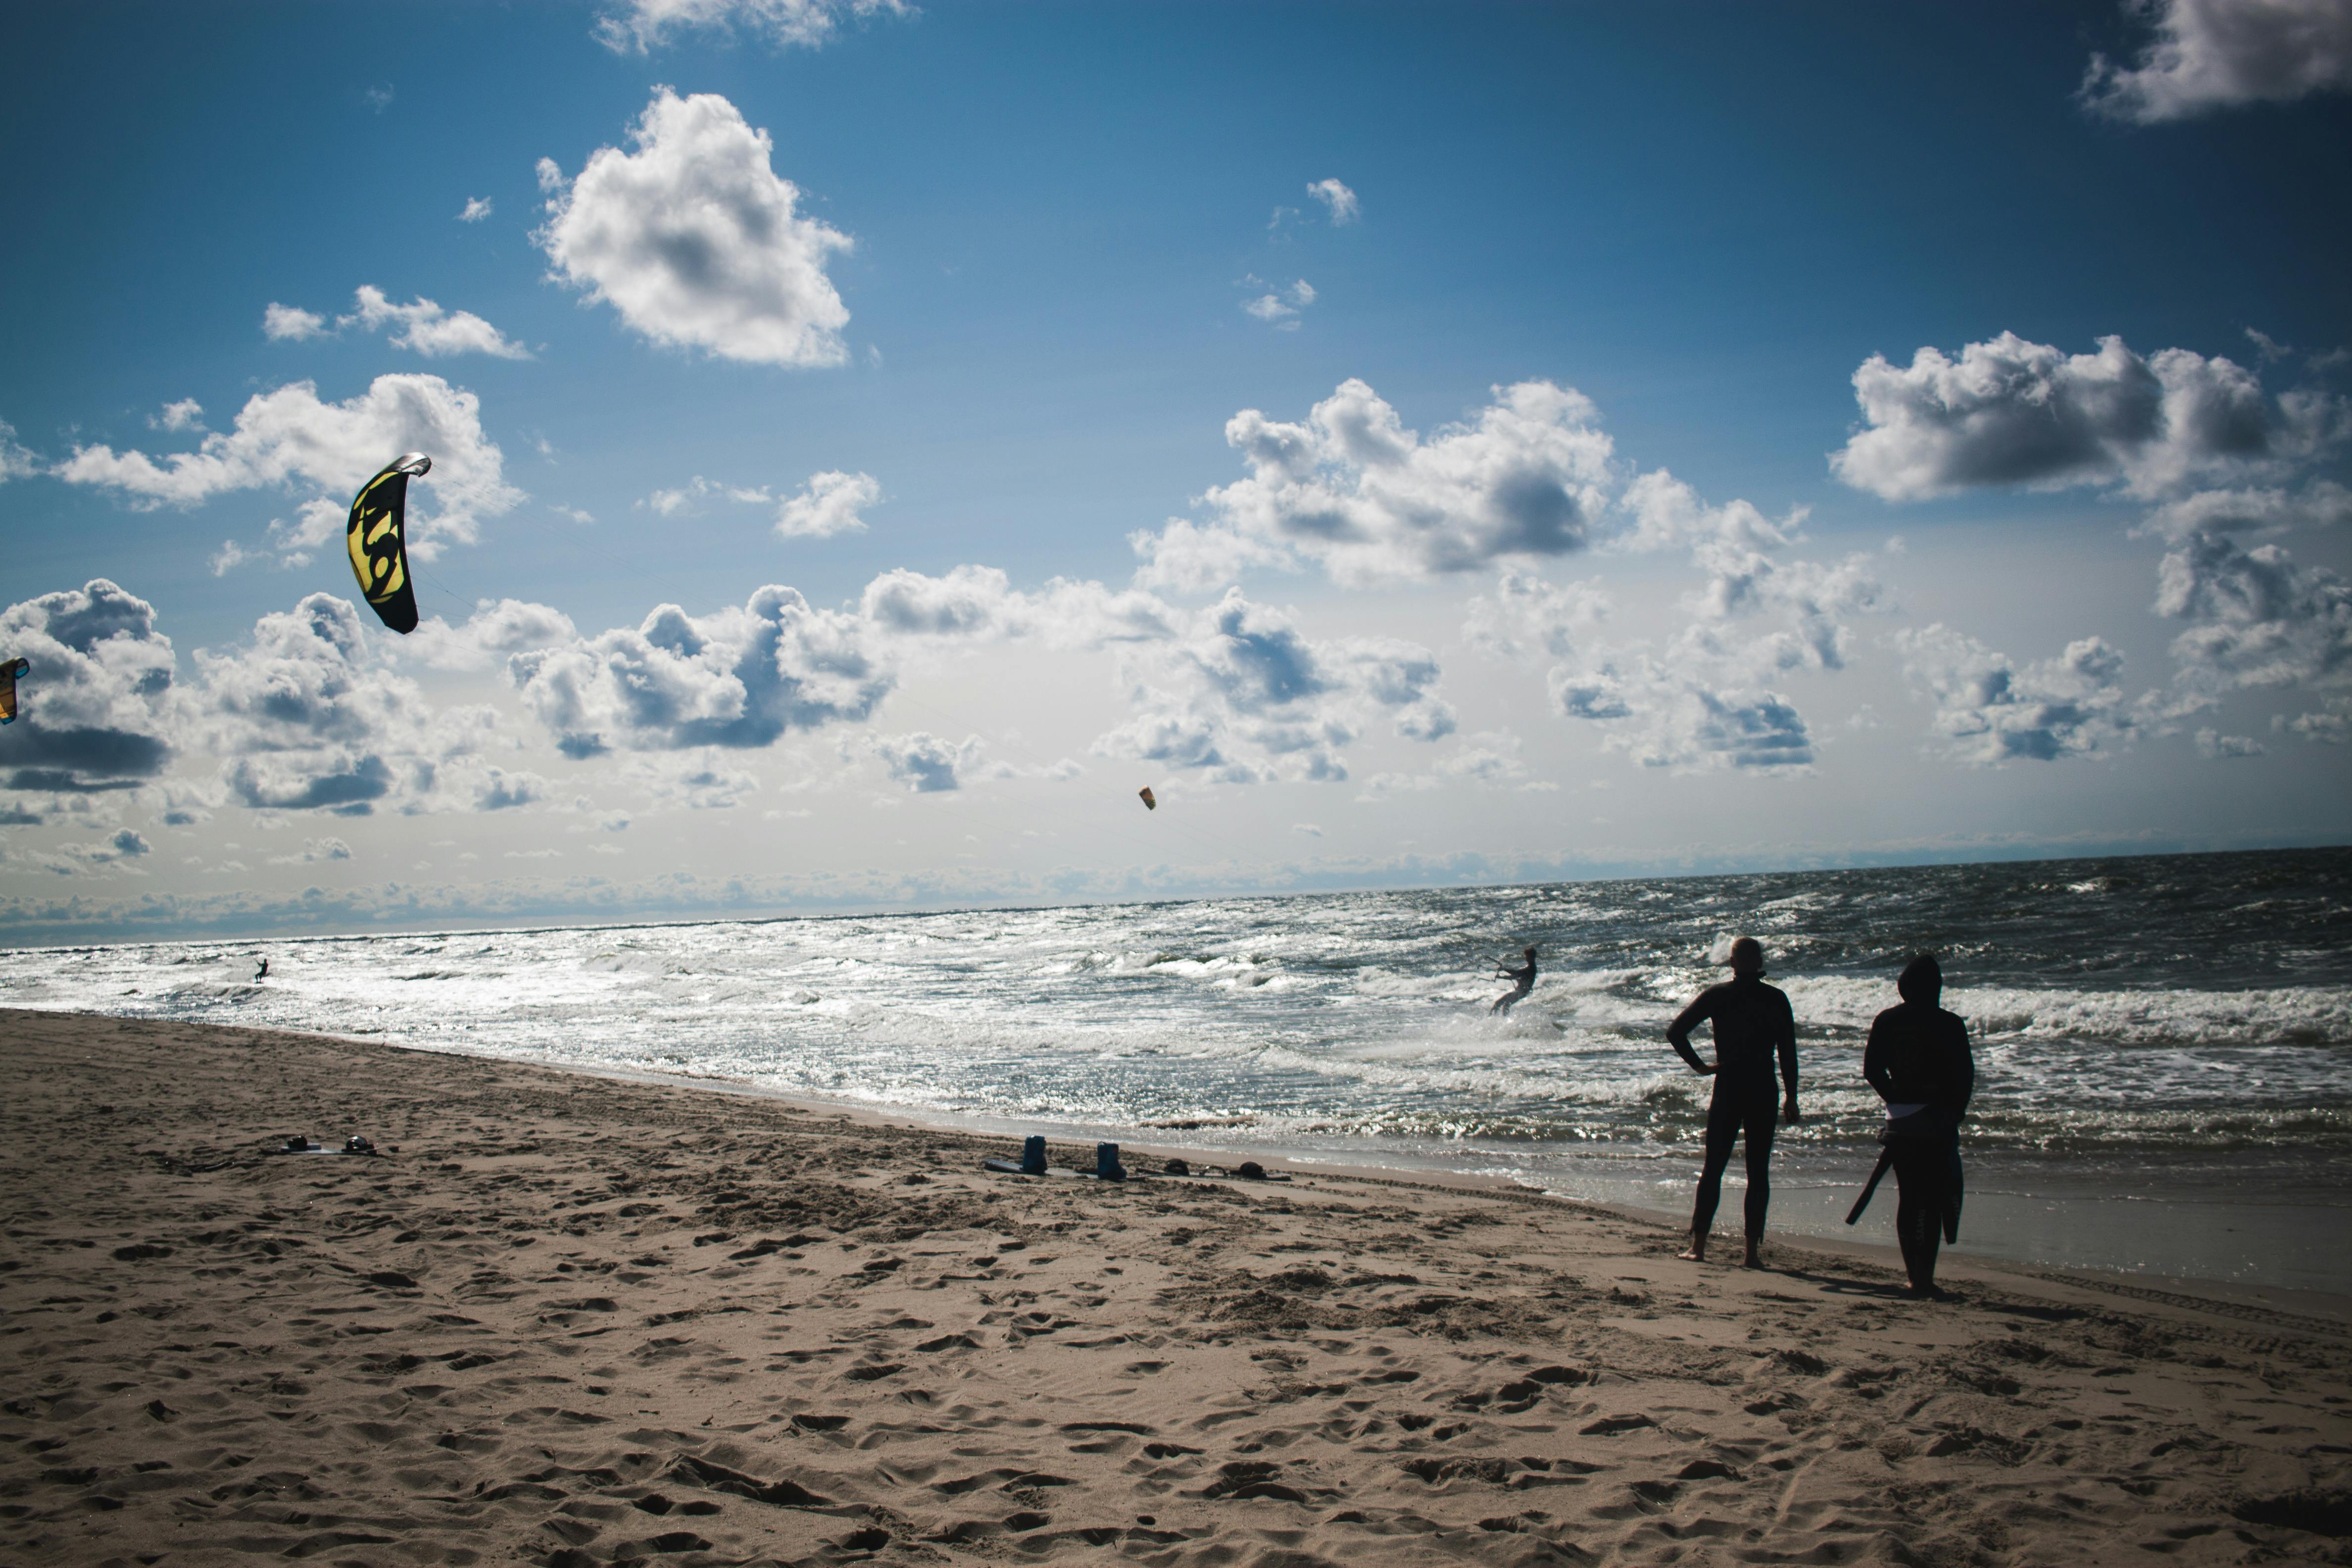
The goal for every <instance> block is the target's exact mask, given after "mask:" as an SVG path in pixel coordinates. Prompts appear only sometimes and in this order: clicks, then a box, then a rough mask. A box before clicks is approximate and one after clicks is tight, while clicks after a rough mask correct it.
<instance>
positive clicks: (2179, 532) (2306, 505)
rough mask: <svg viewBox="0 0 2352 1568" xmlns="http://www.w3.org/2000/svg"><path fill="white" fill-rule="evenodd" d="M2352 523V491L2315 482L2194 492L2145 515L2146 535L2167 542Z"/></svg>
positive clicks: (2334, 485) (2332, 483) (2337, 485)
mask: <svg viewBox="0 0 2352 1568" xmlns="http://www.w3.org/2000/svg"><path fill="white" fill-rule="evenodd" d="M2347 522H2352V489H2346V488H2345V487H2344V486H2342V485H2339V484H2337V483H2336V482H2335V481H2334V480H2332V479H2315V480H2312V481H2311V482H2309V483H2307V484H2305V486H2303V488H2302V489H2297V490H2289V489H2281V488H2277V487H2270V488H2262V489H2254V488H2249V489H2217V490H2200V491H2197V492H2196V493H2194V494H2191V495H2187V496H2183V497H2181V498H2180V499H2179V500H2171V501H2167V502H2166V503H2165V504H2164V505H2162V506H2160V507H2158V508H2157V509H2156V510H2153V511H2151V512H2149V513H2148V514H2147V522H2146V524H2145V527H2146V529H2147V531H2148V532H2150V533H2154V534H2158V535H2159V536H2161V537H2163V538H2166V539H2169V540H2175V541H2179V540H2185V539H2188V538H2189V537H2191V536H2193V535H2195V534H2199V533H2231V534H2245V533H2278V532H2284V531H2287V530H2289V529H2309V528H2336V527H2341V526H2343V525H2344V524H2346V523H2347Z"/></svg>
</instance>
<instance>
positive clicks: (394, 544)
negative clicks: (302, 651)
mask: <svg viewBox="0 0 2352 1568" xmlns="http://www.w3.org/2000/svg"><path fill="white" fill-rule="evenodd" d="M432 471H433V459H432V458H428V457H426V456H425V454H424V453H422V452H404V453H402V454H401V455H400V456H399V457H397V458H394V459H393V460H392V461H391V462H389V463H386V464H385V465H384V466H383V468H381V469H379V470H378V471H377V473H376V476H375V478H373V479H370V480H369V481H368V482H367V483H366V484H364V485H362V486H361V487H360V493H359V494H358V495H357V496H355V497H354V498H352V521H351V526H350V527H349V528H347V529H346V530H345V531H344V533H343V542H344V543H345V544H346V545H348V546H350V548H351V552H352V576H354V577H357V578H358V579H359V580H360V592H361V593H362V594H364V595H367V602H368V604H369V605H371V606H373V609H374V610H375V613H376V614H377V615H378V616H382V617H383V624H384V625H385V626H390V627H391V628H392V629H393V630H394V631H396V632H413V631H415V629H416V590H415V587H413V586H412V585H411V584H410V583H409V581H408V536H407V527H406V524H407V521H408V477H409V476H410V475H411V474H426V473H430V472H432Z"/></svg>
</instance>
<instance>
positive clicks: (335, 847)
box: [269, 838, 352, 866]
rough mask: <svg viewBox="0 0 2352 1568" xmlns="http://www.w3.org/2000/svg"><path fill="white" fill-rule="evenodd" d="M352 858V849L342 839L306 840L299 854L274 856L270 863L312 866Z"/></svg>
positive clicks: (274, 864) (303, 841) (275, 864)
mask: <svg viewBox="0 0 2352 1568" xmlns="http://www.w3.org/2000/svg"><path fill="white" fill-rule="evenodd" d="M350 858H352V847H351V846H350V845H349V844H346V843H345V842H343V840H341V839H340V838H305V839H304V840H302V848H301V850H300V852H299V853H298V854H293V855H272V856H271V857H270V858H269V863H270V864H271V865H273V866H312V865H317V864H319V863H320V862H321V861H326V860H348V859H350Z"/></svg>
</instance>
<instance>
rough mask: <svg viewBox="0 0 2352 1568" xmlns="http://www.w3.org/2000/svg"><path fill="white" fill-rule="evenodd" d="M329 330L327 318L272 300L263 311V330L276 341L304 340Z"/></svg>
mask: <svg viewBox="0 0 2352 1568" xmlns="http://www.w3.org/2000/svg"><path fill="white" fill-rule="evenodd" d="M326 330H327V318H326V317H324V316H321V315H318V314H315V313H314V312H312V311H310V310H302V309H301V308H299V306H294V305H281V304H279V303H278V301H277V300H271V301H270V302H269V304H268V306H267V307H266V308H265V309H264V310H262V312H261V332H262V335H263V336H264V337H267V338H268V339H270V340H271V341H272V342H296V343H299V342H307V341H309V340H310V339H311V338H315V337H318V336H320V334H321V333H323V332H325V331H326Z"/></svg>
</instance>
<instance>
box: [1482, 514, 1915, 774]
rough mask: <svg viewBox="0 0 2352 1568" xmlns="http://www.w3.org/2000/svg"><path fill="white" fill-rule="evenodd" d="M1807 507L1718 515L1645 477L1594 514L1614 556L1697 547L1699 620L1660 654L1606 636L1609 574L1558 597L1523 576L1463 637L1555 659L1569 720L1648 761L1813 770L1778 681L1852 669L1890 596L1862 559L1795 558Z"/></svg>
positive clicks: (1492, 600) (1693, 609)
mask: <svg viewBox="0 0 2352 1568" xmlns="http://www.w3.org/2000/svg"><path fill="white" fill-rule="evenodd" d="M1594 521H1595V526H1596V529H1598V528H1599V527H1600V526H1601V525H1602V524H1603V523H1605V524H1606V527H1607V531H1606V532H1605V533H1601V534H1598V535H1597V537H1598V538H1599V539H1600V540H1601V542H1602V543H1603V544H1605V545H1606V546H1607V547H1608V548H1610V549H1612V550H1619V551H1631V552H1648V551H1660V550H1681V551H1687V552H1689V555H1690V558H1691V562H1692V564H1693V565H1694V566H1695V567H1696V568H1697V569H1698V570H1699V572H1700V574H1701V578H1700V583H1699V584H1698V586H1696V588H1695V589H1694V590H1693V591H1692V592H1690V593H1689V594H1687V595H1685V596H1684V598H1683V604H1682V607H1683V609H1684V610H1685V613H1686V614H1687V615H1688V616H1689V620H1688V622H1687V624H1685V626H1683V627H1682V629H1681V630H1680V631H1679V632H1678V633H1676V634H1675V636H1673V637H1669V638H1667V639H1665V640H1664V644H1663V646H1659V647H1653V646H1652V645H1650V644H1648V643H1646V642H1634V643H1629V644H1623V645H1620V646H1613V647H1612V646H1609V645H1607V644H1605V643H1603V642H1602V641H1601V633H1602V630H1603V623H1604V622H1605V621H1606V619H1607V617H1608V616H1609V613H1610V609H1611V602H1610V598H1609V595H1608V594H1607V593H1606V592H1605V590H1603V589H1602V587H1601V584H1599V582H1598V581H1597V580H1592V581H1587V582H1583V583H1579V584H1570V585H1569V586H1567V587H1557V586H1555V585H1553V584H1550V583H1549V582H1547V581H1546V580H1545V579H1543V578H1542V577H1540V576H1538V575H1537V574H1533V573H1529V572H1526V571H1521V570H1507V571H1505V572H1504V573H1503V574H1501V575H1500V576H1499V578H1498V580H1497V582H1496V590H1495V593H1494V595H1493V596H1492V597H1487V596H1486V595H1481V596H1479V597H1477V598H1475V599H1473V600H1472V601H1471V603H1470V605H1469V614H1468V617H1467V619H1466V621H1465V625H1464V626H1463V636H1464V639H1465V641H1466V642H1467V643H1468V644H1469V645H1470V646H1471V647H1473V648H1474V649H1476V650H1477V651H1479V652H1481V653H1484V654H1486V655H1488V656H1489V657H1493V658H1506V659H1513V660H1517V661H1520V662H1524V663H1528V664H1542V663H1545V662H1547V661H1549V664H1550V668H1549V669H1548V670H1547V671H1546V673H1545V687H1546V689H1547V690H1548V692H1549V696H1550V700H1551V703H1552V707H1553V709H1554V710H1555V711H1557V712H1558V713H1559V715H1560V716H1561V717H1562V718H1565V719H1570V720H1574V721H1581V722H1588V723H1592V724H1596V725H1599V726H1600V727H1601V731H1602V743H1603V745H1604V746H1605V747H1607V748H1608V749H1610V750H1612V751H1615V752H1622V753H1623V754H1624V755H1626V756H1628V757H1629V758H1631V759H1632V760H1633V761H1635V762H1638V763H1642V764H1643V765H1644V766H1648V767H1670V768H1677V769H1705V768H1718V767H1723V768H1741V769H1764V770H1771V769H1789V768H1802V767H1805V766H1807V765H1809V764H1810V763H1812V762H1813V760H1814V754H1815V753H1814V746H1813V740H1812V734H1811V729H1810V727H1809V726H1808V725H1807V723H1806V721H1805V719H1804V717H1803V715H1802V714H1801V712H1800V711H1799V710H1797V708H1796V706H1795V704H1794V703H1793V702H1792V701H1791V700H1790V698H1789V697H1788V696H1787V695H1786V694H1784V693H1783V692H1782V691H1780V689H1778V688H1777V685H1776V682H1777V681H1778V680H1779V679H1780V677H1782V676H1784V675H1786V674H1788V673H1789V672H1791V671H1795V670H1803V669H1816V670H1835V669H1840V668H1843V667H1844V664H1845V661H1846V658H1847V654H1848V650H1849V647H1850V645H1851V640H1852V634H1851V630H1850V628H1849V626H1848V625H1847V622H1848V620H1849V618H1850V617H1852V616H1862V615H1873V614H1879V613H1884V612H1885V611H1886V610H1888V609H1890V608H1891V607H1892V603H1893V601H1892V595H1890V594H1889V593H1888V591H1887V590H1886V588H1885V585H1884V584H1881V583H1880V582H1879V581H1878V579H1877V577H1876V575H1875V574H1874V570H1873V568H1872V564H1871V560H1870V558H1869V557H1868V556H1866V555H1862V554H1853V555H1849V556H1847V557H1846V558H1845V559H1844V560H1843V561H1840V562H1836V563H1822V562H1816V561H1808V560H1803V559H1795V558H1790V556H1789V555H1788V554H1787V552H1788V550H1789V549H1790V547H1791V546H1792V545H1794V544H1795V543H1796V542H1798V541H1799V540H1800V539H1801V532H1800V526H1801V522H1802V521H1803V514H1802V513H1801V512H1796V513H1791V514H1790V516H1789V517H1787V518H1785V519H1782V520H1780V521H1774V520H1772V519H1770V518H1768V517H1766V516H1765V515H1764V514H1763V513H1762V512H1761V511H1759V510H1758V509H1757V508H1756V507H1754V506H1753V505H1751V504H1749V503H1748V502H1747V501H1744V500H1734V501H1731V502H1729V503H1727V504H1725V505H1722V506H1710V505H1708V504H1707V503H1706V501H1705V500H1702V499H1701V498H1700V497H1699V495H1698V494H1697V492H1696V490H1694V489H1692V488H1691V487H1690V486H1689V485H1688V484H1686V483H1685V482H1684V481H1683V480H1680V479H1676V478H1675V476H1674V475H1673V474H1671V473H1669V472H1667V471H1666V470H1664V469H1663V468H1661V469H1655V470H1653V471H1651V472H1649V473H1646V474H1642V475H1639V476H1637V477H1636V478H1635V479H1633V481H1632V482H1630V483H1629V484H1627V485H1626V486H1625V488H1624V489H1623V490H1622V493H1621V494H1619V495H1618V496H1617V497H1616V498H1614V500H1612V502H1611V511H1610V513H1609V514H1608V515H1607V516H1606V517H1605V518H1604V517H1601V516H1599V515H1596V517H1595V519H1594Z"/></svg>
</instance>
